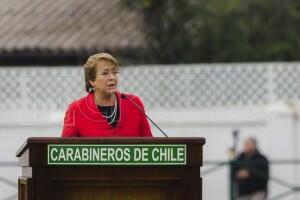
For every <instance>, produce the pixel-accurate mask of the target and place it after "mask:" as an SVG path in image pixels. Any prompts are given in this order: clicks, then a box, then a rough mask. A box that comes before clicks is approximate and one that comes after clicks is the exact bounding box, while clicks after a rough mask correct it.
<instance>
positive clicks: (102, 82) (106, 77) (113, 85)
mask: <svg viewBox="0 0 300 200" xmlns="http://www.w3.org/2000/svg"><path fill="white" fill-rule="evenodd" d="M118 76H119V68H118V66H116V65H115V64H113V63H112V62H110V61H107V60H100V61H98V63H97V66H96V76H95V80H94V81H90V83H91V84H92V86H93V87H94V88H95V92H100V93H102V94H110V95H111V94H114V93H115V92H116V91H117V85H118V78H119V77H118Z"/></svg>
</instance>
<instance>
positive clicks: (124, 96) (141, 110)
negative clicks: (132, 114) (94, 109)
mask: <svg viewBox="0 0 300 200" xmlns="http://www.w3.org/2000/svg"><path fill="white" fill-rule="evenodd" d="M121 98H122V99H127V100H128V101H129V102H131V103H132V104H133V105H134V107H136V108H137V109H138V110H139V111H140V112H141V113H143V114H144V115H145V117H146V118H147V119H149V121H150V122H151V123H152V124H153V125H154V126H155V127H156V128H157V129H158V130H159V131H160V132H161V133H162V134H163V135H164V136H165V137H169V136H168V135H167V134H166V133H165V132H164V131H163V130H162V129H161V128H160V127H159V126H158V125H157V124H156V123H155V122H154V121H153V120H152V119H151V118H150V117H149V116H148V115H147V114H146V113H145V111H144V110H143V109H142V108H141V107H140V106H139V105H138V104H137V103H135V102H134V101H133V100H132V99H130V98H127V97H126V95H125V94H121Z"/></svg>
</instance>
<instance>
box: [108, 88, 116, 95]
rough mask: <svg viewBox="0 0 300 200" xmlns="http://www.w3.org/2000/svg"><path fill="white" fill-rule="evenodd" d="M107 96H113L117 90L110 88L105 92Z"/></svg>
mask: <svg viewBox="0 0 300 200" xmlns="http://www.w3.org/2000/svg"><path fill="white" fill-rule="evenodd" d="M106 92H107V93H108V94H114V93H116V92H117V89H116V88H110V89H108V90H107V91H106Z"/></svg>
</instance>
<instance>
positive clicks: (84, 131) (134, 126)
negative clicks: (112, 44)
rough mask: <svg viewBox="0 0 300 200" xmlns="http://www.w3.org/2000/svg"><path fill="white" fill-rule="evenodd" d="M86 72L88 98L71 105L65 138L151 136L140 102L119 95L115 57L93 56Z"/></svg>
mask: <svg viewBox="0 0 300 200" xmlns="http://www.w3.org/2000/svg"><path fill="white" fill-rule="evenodd" d="M83 69H84V76H85V88H86V91H87V93H88V94H87V95H86V96H84V97H82V98H80V99H78V100H75V101H74V102H72V103H71V104H70V105H69V107H68V109H67V111H66V114H65V118H64V125H63V130H62V133H61V135H62V137H151V136H152V133H151V129H150V126H149V122H148V120H147V119H146V116H145V110H144V106H143V103H142V101H141V100H140V98H139V97H137V96H135V95H133V94H125V93H121V92H119V91H117V86H118V81H119V65H118V61H117V60H116V59H115V58H114V57H113V56H112V55H110V54H108V53H99V54H95V55H92V56H90V57H89V58H88V60H87V61H86V63H85V64H84V68H83Z"/></svg>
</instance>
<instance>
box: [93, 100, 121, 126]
mask: <svg viewBox="0 0 300 200" xmlns="http://www.w3.org/2000/svg"><path fill="white" fill-rule="evenodd" d="M97 107H98V110H99V111H100V112H101V113H102V115H104V116H111V115H112V113H113V111H114V108H115V106H99V105H97ZM119 116H120V109H119V106H117V116H116V117H115V119H114V122H113V123H111V122H112V120H113V116H111V117H109V118H104V119H106V121H107V122H108V123H111V124H110V125H111V126H112V127H113V128H115V127H116V126H117V124H118V120H119Z"/></svg>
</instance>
